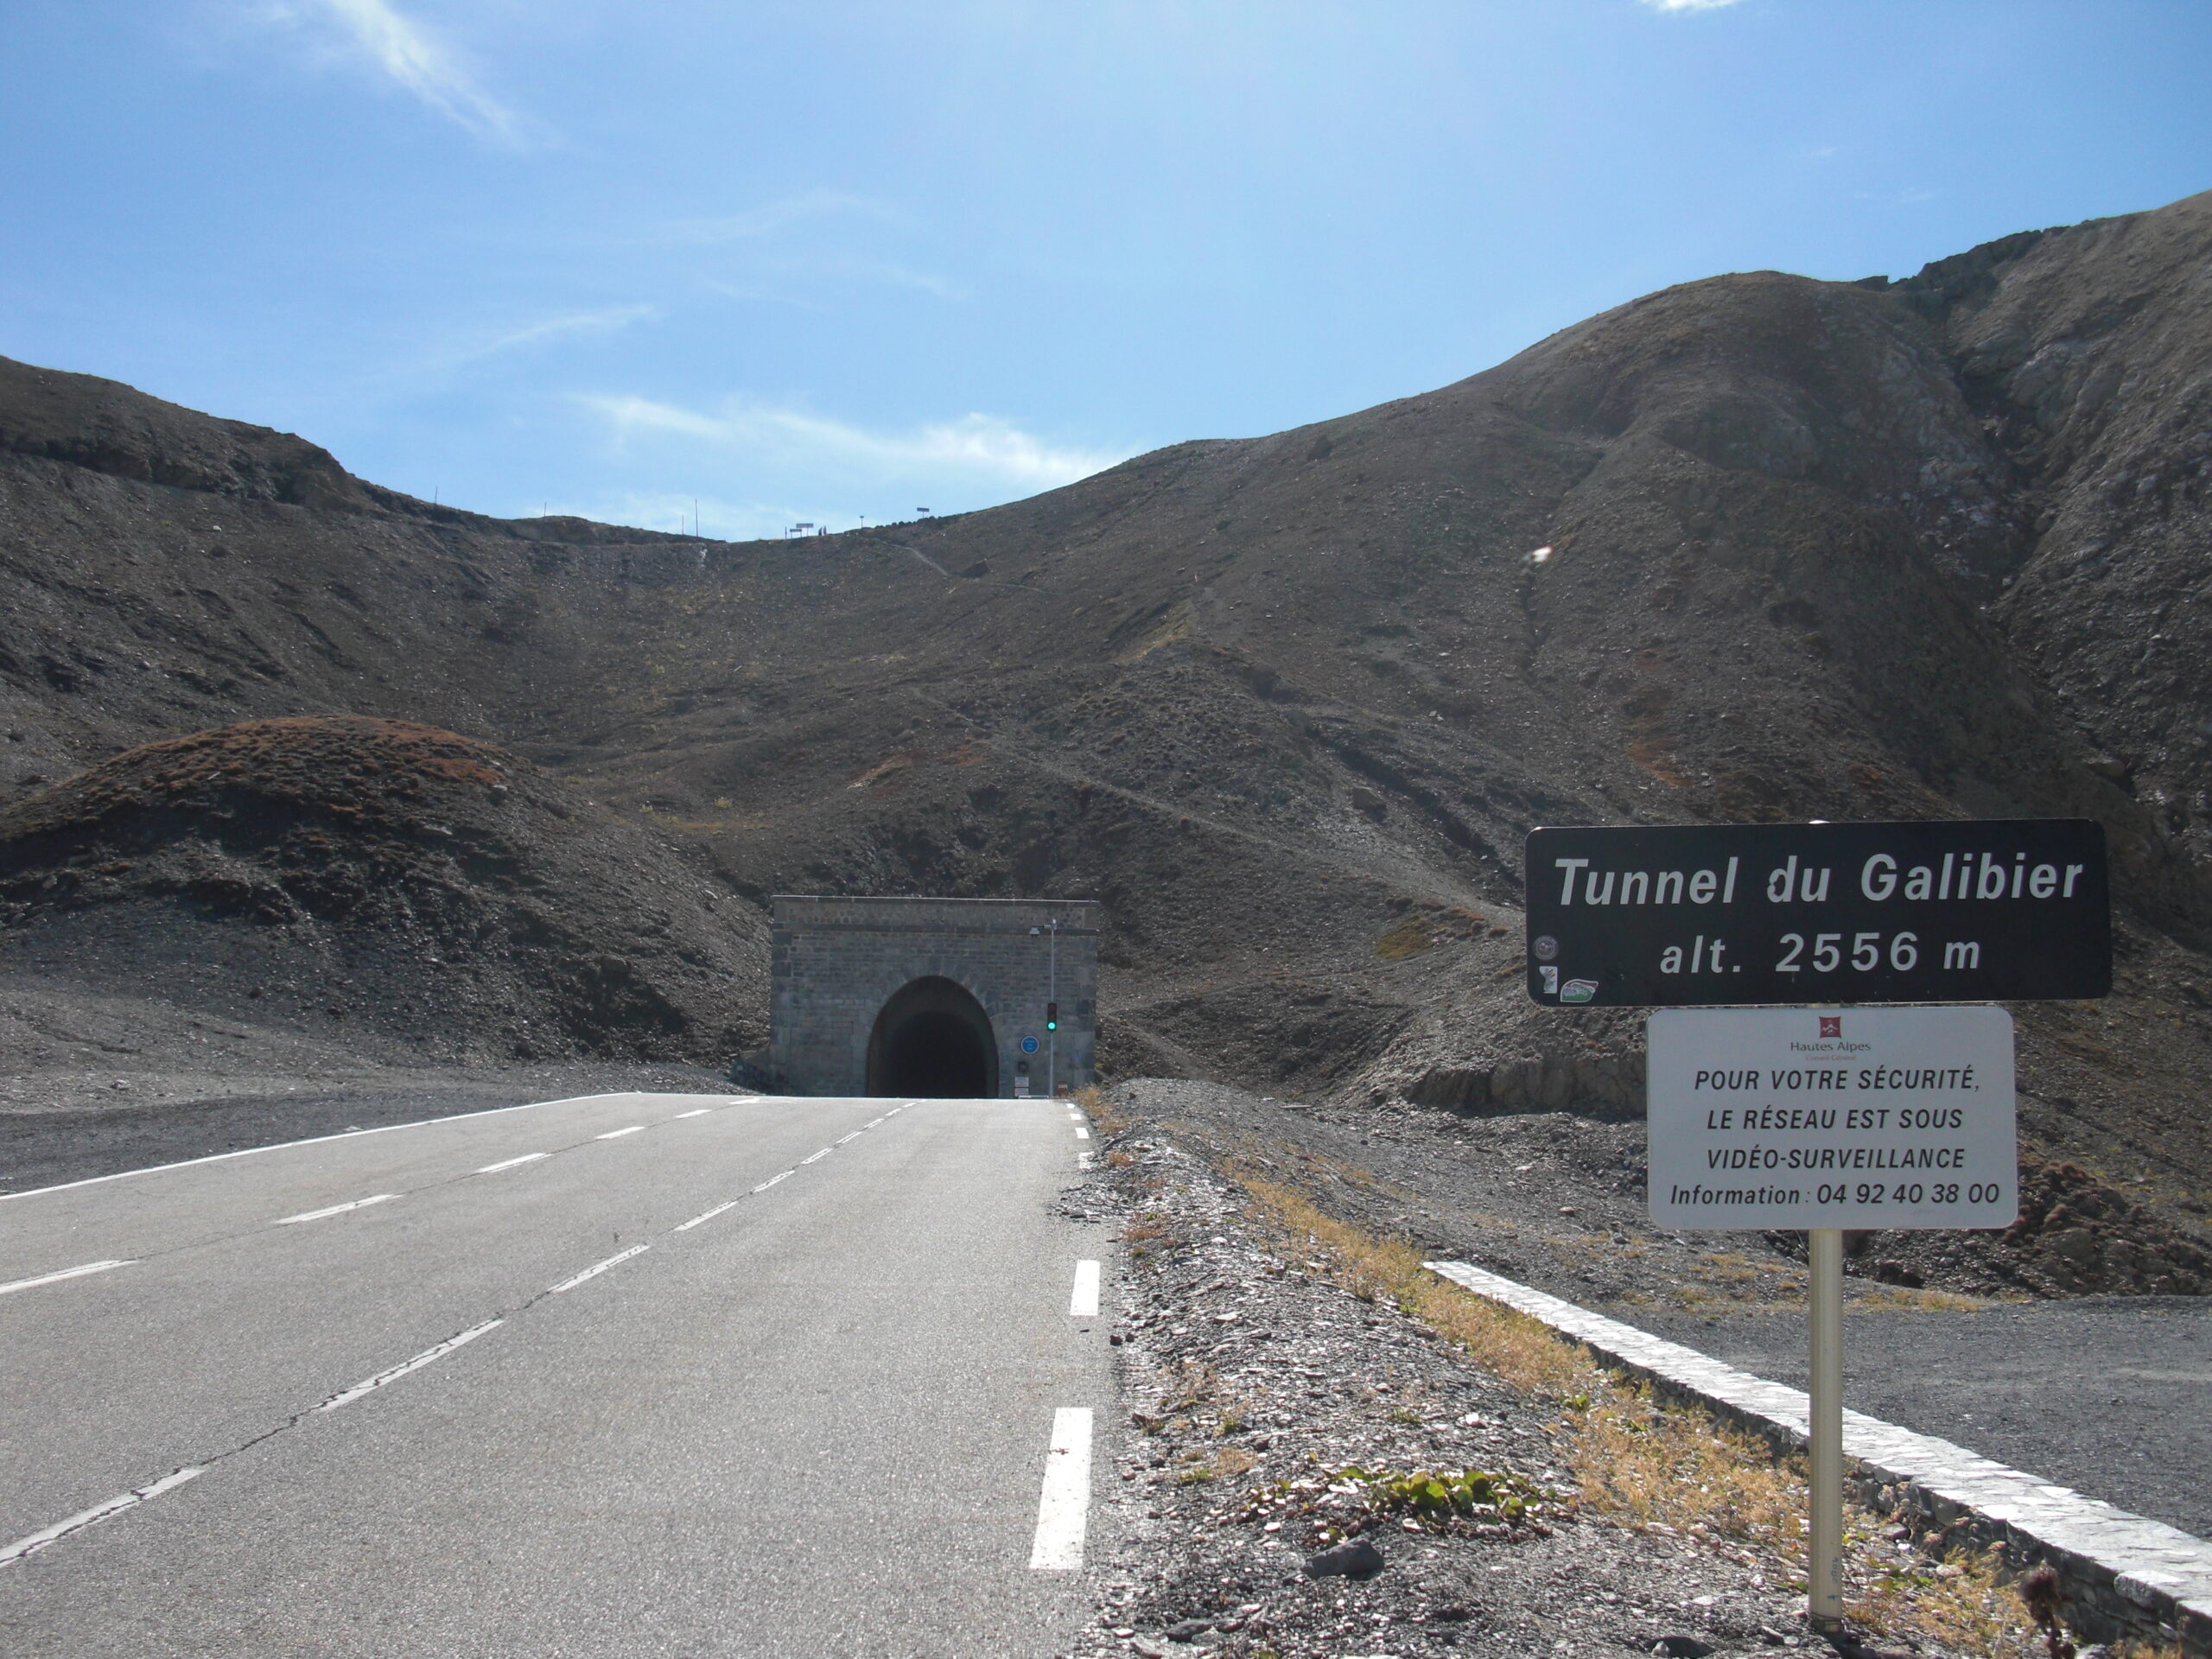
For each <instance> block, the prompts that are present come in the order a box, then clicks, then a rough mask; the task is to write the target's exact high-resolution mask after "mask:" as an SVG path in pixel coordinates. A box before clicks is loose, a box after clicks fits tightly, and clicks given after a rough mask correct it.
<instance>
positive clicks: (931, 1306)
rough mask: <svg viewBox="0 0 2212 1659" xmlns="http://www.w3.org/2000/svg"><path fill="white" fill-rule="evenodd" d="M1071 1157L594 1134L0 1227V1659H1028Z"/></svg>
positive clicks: (119, 1182)
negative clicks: (659, 1658)
mask: <svg viewBox="0 0 2212 1659" xmlns="http://www.w3.org/2000/svg"><path fill="white" fill-rule="evenodd" d="M1081 1144H1082V1143H1081V1142H1080V1141H1079V1140H1078V1139H1077V1135H1076V1126H1075V1124H1074V1123H1073V1122H1072V1121H1071V1115H1070V1114H1069V1112H1068V1111H1067V1110H1066V1109H1065V1105H1064V1104H1063V1103H1054V1102H1049V1101H1038V1102H1016V1101H976V1102H965V1101H962V1102H952V1101H924V1102H918V1103H911V1104H907V1103H899V1102H896V1101H867V1100H783V1099H771V1100H753V1099H747V1100H732V1099H728V1098H726V1097H721V1096H683V1095H637V1094H631V1095H616V1096H603V1097H597V1098H589V1099H582V1100H574V1101H563V1102H554V1103H544V1104H538V1105H533V1106H529V1107H524V1108H522V1109H516V1110H511V1111H501V1112H493V1113H486V1114H481V1115H478V1116H467V1117H460V1118H449V1119H445V1120H442V1121H440V1122H432V1123H426V1124H416V1125H411V1126H408V1127H404V1128H393V1129H388V1130H382V1131H371V1132H368V1133H364V1134H359V1135H346V1136H341V1137H339V1138H336V1139H333V1140H328V1141H320V1142H310V1143H306V1144H301V1145H295V1146H289V1147H277V1148H272V1149H269V1150H264V1151H261V1152H257V1153H252V1154H245V1155H244V1156H239V1157H233V1158H228V1159H225V1160H219V1161H212V1162H206V1163H200V1164H197V1165H191V1166H183V1167H179V1168H174V1169H168V1170H158V1171H153V1172H148V1173H139V1174H135V1175H127V1176H124V1177H121V1178H119V1179H108V1180H102V1181H99V1182H95V1183H91V1184H87V1185H79V1186H76V1187H73V1188H59V1189H49V1190H48V1191H45V1192H34V1193H25V1194H22V1195H20V1196H17V1197H14V1198H8V1199H6V1200H4V1201H0V1360H3V1361H4V1370H5V1374H6V1376H7V1378H8V1386H7V1387H6V1388H5V1389H0V1469H4V1473H5V1478H4V1479H0V1560H4V1561H5V1563H6V1564H4V1565H0V1651H5V1652H7V1653H8V1654H10V1655H11V1656H22V1659H29V1656H34V1655H41V1656H43V1655H53V1656H63V1655H67V1656H70V1659H90V1656H97V1655H111V1654H112V1655H124V1654H129V1655H133V1656H144V1655H216V1654H219V1655H253V1656H264V1655H275V1654H287V1655H289V1654H306V1653H314V1654H316V1655H334V1656H336V1655H354V1654H359V1655H364V1656H367V1655H374V1656H378V1659H388V1656H402V1655H404V1656H413V1655H448V1654H450V1655H456V1656H458V1655H470V1656H476V1655H505V1654H512V1655H518V1656H522V1655H527V1656H531V1659H552V1656H571V1655H575V1656H582V1655H610V1656H612V1655H621V1656H649V1655H660V1654H668V1655H679V1654H680V1655H684V1656H694V1655H708V1654H732V1655H748V1656H749V1655H759V1656H803V1655H812V1654H823V1655H829V1654H836V1655H838V1656H874V1655H883V1656H893V1655H897V1656H905V1655H935V1654H947V1655H950V1654H960V1655H963V1656H964V1655H980V1654H1006V1655H1032V1654H1041V1653H1046V1652H1048V1651H1050V1650H1052V1649H1053V1648H1054V1646H1055V1645H1056V1644H1057V1643H1058V1640H1059V1639H1060V1638H1061V1637H1062V1636H1063V1635H1064V1634H1065V1633H1066V1632H1069V1631H1071V1630H1073V1629H1074V1628H1075V1627H1076V1625H1077V1623H1078V1622H1079V1618H1080V1616H1081V1612H1082V1592H1081V1586H1080V1583H1079V1576H1080V1575H1078V1574H1077V1573H1072V1572H1069V1571H1066V1570H1065V1564H1068V1563H1071V1562H1073V1561H1074V1560H1077V1559H1079V1554H1078V1552H1079V1549H1080V1541H1079V1535H1076V1533H1075V1529H1077V1528H1078V1527H1079V1526H1080V1525H1081V1523H1082V1520H1083V1516H1084V1500H1085V1497H1086V1494H1087V1491H1088V1487H1087V1483H1086V1482H1085V1481H1084V1479H1083V1478H1082V1470H1081V1459H1080V1458H1079V1457H1077V1456H1076V1455H1075V1454H1073V1453H1071V1452H1065V1451H1063V1452H1050V1451H1049V1448H1050V1447H1051V1446H1053V1445H1055V1444H1058V1445H1062V1446H1068V1445H1072V1444H1074V1442H1075V1441H1076V1440H1077V1439H1079V1434H1078V1433H1077V1431H1078V1430H1079V1429H1080V1428H1081V1427H1082V1419H1081V1417H1080V1416H1079V1414H1080V1413H1082V1412H1084V1411H1092V1412H1095V1414H1096V1417H1095V1421H1096V1427H1097V1430H1098V1433H1099V1434H1100V1437H1101V1441H1100V1445H1099V1446H1097V1447H1096V1450H1095V1452H1094V1454H1093V1455H1094V1457H1095V1458H1096V1459H1097V1460H1099V1461H1102V1462H1103V1460H1104V1459H1108V1458H1109V1457H1110V1455H1111V1446H1110V1445H1109V1438H1110V1425H1111V1424H1112V1423H1113V1421H1115V1419H1116V1416H1117V1415H1118V1414H1117V1413H1116V1412H1115V1411H1114V1410H1113V1409H1112V1406H1113V1399H1114V1396H1113V1386H1114V1384H1113V1373H1112V1370H1111V1367H1110V1365H1109V1362H1108V1359H1107V1353H1108V1350H1107V1348H1106V1345H1105V1331H1104V1327H1103V1322H1102V1321H1100V1320H1098V1319H1095V1318H1077V1317H1073V1316H1072V1315H1071V1312H1070V1307H1071V1289H1072V1287H1073V1285H1074V1282H1075V1280H1076V1277H1077V1262H1079V1261H1081V1260H1083V1259H1084V1258H1085V1257H1086V1256H1088V1257H1090V1258H1096V1257H1097V1256H1099V1255H1101V1251H1100V1249H1099V1245H1098V1235H1097V1234H1096V1232H1095V1231H1088V1230H1084V1229H1083V1228H1082V1227H1081V1226H1080V1225H1078V1224H1075V1223H1072V1222H1070V1221H1067V1220H1065V1219H1063V1218H1061V1217H1058V1216H1057V1215H1056V1213H1055V1211H1054V1205H1053V1199H1054V1197H1055V1195H1056V1193H1057V1192H1058V1189H1059V1187H1061V1186H1062V1185H1066V1184H1067V1183H1069V1182H1070V1181H1071V1179H1073V1178H1074V1176H1075V1174H1076V1171H1077V1157H1078V1148H1079V1147H1080V1146H1081ZM512 1160H527V1161H512ZM502 1165H504V1166H505V1167H499V1166H502ZM387 1195H389V1196H387ZM362 1200H375V1201H374V1202H369V1203H362V1202H361V1201H362ZM340 1205H354V1206H357V1207H353V1208H346V1209H337V1208H335V1207H336V1206H340ZM717 1206H727V1207H725V1208H720V1209H717ZM325 1212H329V1213H325ZM294 1217H296V1219H288V1218H294ZM97 1262H124V1263H126V1264H127V1265H123V1266H117V1267H111V1268H102V1269H100V1270H98V1271H94V1272H89V1273H83V1274H78V1275H77V1276H74V1277H67V1278H54V1279H50V1280H47V1281H46V1282H42V1283H29V1284H26V1283H25V1282H24V1281H36V1280H41V1279H46V1276H47V1275H49V1274H60V1273H64V1272H67V1270H69V1269H72V1268H84V1267H87V1266H90V1265H91V1264H93V1263H97ZM594 1268H596V1269H597V1271H595V1272H594V1271H591V1270H592V1269H594ZM416 1360H420V1362H421V1363H418V1364H416V1365H415V1366H414V1367H413V1368H412V1369H402V1368H404V1367H406V1366H408V1364H409V1363H410V1361H416ZM367 1384H374V1385H375V1386H364V1385H367ZM1056 1436H1057V1439H1056ZM1048 1465H1051V1467H1050V1468H1049V1469H1048ZM188 1470H196V1471H200V1472H198V1473H197V1474H194V1475H191V1476H189V1477H188V1478H185V1479H183V1480H182V1481H181V1483H179V1484H173V1485H170V1486H168V1487H167V1488H166V1489H163V1490H159V1491H154V1492H153V1495H152V1496H150V1497H145V1498H143V1501H138V1502H135V1503H127V1504H126V1506H124V1507H121V1508H119V1509H115V1510H113V1511H112V1512H111V1513H106V1514H105V1515H104V1516H100V1518H97V1519H91V1520H89V1521H82V1517H85V1516H87V1515H88V1514H89V1515H99V1512H100V1511H101V1510H102V1509H103V1507H104V1506H105V1505H108V1504H110V1503H111V1502H113V1501H116V1500H127V1499H128V1498H130V1496H131V1495H133V1494H137V1493H143V1492H146V1491H149V1488H151V1487H153V1486H155V1484H156V1483H160V1482H162V1481H163V1480H164V1479H165V1478H172V1477H175V1476H176V1475H178V1474H180V1473H181V1471H188ZM1040 1493H1050V1494H1052V1495H1053V1496H1052V1497H1051V1501H1050V1502H1049V1503H1046V1505H1045V1506H1044V1508H1046V1510H1050V1516H1049V1519H1046V1518H1040ZM73 1517H76V1518H79V1519H80V1521H81V1522H82V1523H81V1524H78V1525H76V1526H74V1527H73V1528H72V1529H67V1530H65V1531H62V1532H61V1533H60V1535H58V1536H55V1535H54V1529H56V1528H57V1527H58V1526H60V1525H62V1524H63V1523H66V1522H69V1521H70V1520H71V1519H72V1518H73ZM43 1540H50V1541H43ZM10 1541H13V1542H12V1543H11V1542H10ZM1097 1542H1098V1541H1096V1539H1093V1540H1092V1541H1091V1547H1092V1548H1094V1549H1096V1548H1097ZM34 1545H35V1548H29V1549H28V1550H27V1549H26V1546H34ZM11 1554H12V1557H13V1558H12V1559H9V1558H10V1555H11ZM1040 1556H1041V1557H1042V1558H1044V1559H1046V1560H1048V1561H1052V1562H1058V1563H1062V1564H1064V1565H1063V1566H1058V1567H1056V1566H1050V1565H1048V1566H1046V1567H1041V1568H1037V1567H1033V1566H1032V1561H1033V1559H1034V1558H1037V1557H1040Z"/></svg>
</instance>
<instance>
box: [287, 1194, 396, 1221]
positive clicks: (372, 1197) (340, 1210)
mask: <svg viewBox="0 0 2212 1659" xmlns="http://www.w3.org/2000/svg"><path fill="white" fill-rule="evenodd" d="M398 1196H399V1194H398V1193H397V1192H372V1193H370V1194H369V1196H368V1197H367V1198H356V1199H354V1200H353V1202H352V1203H351V1204H334V1205H331V1206H330V1208H328V1209H327V1210H309V1211H304V1212H302V1214H300V1215H296V1216H279V1217H277V1219H276V1220H274V1221H272V1222H270V1226H271V1227H289V1226H290V1225H291V1224H293V1223H294V1222H296V1221H321V1220H322V1219H323V1218H324V1217H327V1216H342V1215H344V1214H345V1213H346V1211H348V1210H365V1209H367V1208H368V1207H369V1206H370V1205H372V1204H390V1203H391V1201H392V1200H393V1199H394V1198H397V1197H398Z"/></svg>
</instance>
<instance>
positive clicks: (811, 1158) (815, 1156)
mask: <svg viewBox="0 0 2212 1659" xmlns="http://www.w3.org/2000/svg"><path fill="white" fill-rule="evenodd" d="M836 1150H837V1148H836V1147H823V1148H822V1150H821V1151H819V1152H817V1153H810V1154H808V1155H807V1156H806V1157H804V1158H802V1159H800V1160H798V1161H799V1165H800V1166H801V1167H802V1168H804V1166H806V1165H808V1164H810V1163H813V1162H815V1161H817V1160H819V1159H823V1158H827V1157H828V1156H829V1154H831V1153H833V1152H835V1151H836Z"/></svg>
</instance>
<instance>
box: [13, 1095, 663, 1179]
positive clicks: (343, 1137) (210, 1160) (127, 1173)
mask: <svg viewBox="0 0 2212 1659" xmlns="http://www.w3.org/2000/svg"><path fill="white" fill-rule="evenodd" d="M625 1092H628V1091H625V1090H614V1091H613V1092H611V1093H607V1094H601V1095H564V1096H562V1097H561V1098H560V1099H558V1100H525V1101H524V1102H523V1103H521V1104H520V1105H518V1106H489V1107H486V1109H484V1110H482V1111H480V1112H455V1113H454V1115H453V1116H450V1117H418V1118H416V1119H414V1120H413V1121H412V1122H406V1123H379V1124H378V1125H377V1127H376V1128H373V1129H343V1130H340V1132H339V1133H338V1134H336V1135H309V1136H308V1138H307V1139H306V1140H304V1141H277V1142H275V1143H274V1144H273V1145H270V1146H266V1147H239V1148H238V1150H237V1151H236V1152H215V1153H210V1154H208V1155H207V1157H205V1158H183V1159H180V1160H177V1161H176V1162H175V1163H174V1164H149V1165H147V1166H146V1167H145V1168H143V1169H119V1170H118V1171H116V1173H114V1174H112V1175H87V1176H86V1178H85V1179H83V1180H81V1181H64V1182H62V1183H61V1184H60V1185H59V1186H34V1187H32V1188H30V1189H29V1191H27V1192H0V1204H12V1203H14V1202H15V1201H16V1199H18V1198H43V1197H45V1196H46V1195H47V1194H48V1193H49V1192H75V1191H76V1190H77V1189H78V1188H79V1187H80V1186H99V1185H103V1184H104V1183H105V1182H108V1181H127V1180H129V1179H131V1177H133V1176H134V1175H160V1174H162V1173H166V1172H167V1171H169V1170H172V1169H191V1168H194V1167H195V1166H198V1165H200V1164H221V1163H227V1162H229V1161H230V1160H232V1159H233V1158H254V1157H258V1156H259V1155H260V1154H263V1153H264V1152H289V1151H290V1150H291V1149H292V1148H293V1147H320V1146H322V1145H325V1144H326V1143H327V1142H329V1141H351V1140H353V1139H355V1138H356V1137H357V1136H359V1135H391V1134H392V1133H393V1132H394V1131H396V1130H398V1129H419V1128H425V1127H427V1126H428V1125H429V1124H432V1123H459V1122H462V1121H463V1120H465V1119H467V1118H472V1117H497V1116H499V1114H500V1113H502V1112H528V1111H535V1110H536V1109H537V1108H538V1107H540V1106H578V1105H582V1103H584V1102H586V1101H589V1100H619V1099H620V1098H621V1097H622V1095H623V1094H624V1093H625Z"/></svg>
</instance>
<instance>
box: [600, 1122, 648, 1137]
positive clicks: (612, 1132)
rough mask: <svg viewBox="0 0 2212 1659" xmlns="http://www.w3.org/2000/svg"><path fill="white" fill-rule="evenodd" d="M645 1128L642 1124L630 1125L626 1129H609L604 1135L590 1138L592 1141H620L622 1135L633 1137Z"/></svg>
mask: <svg viewBox="0 0 2212 1659" xmlns="http://www.w3.org/2000/svg"><path fill="white" fill-rule="evenodd" d="M642 1128H645V1125H644V1124H642V1123H632V1125H631V1126H630V1127H629V1128H626V1129H609V1130H608V1131H607V1133H606V1134H605V1135H594V1136H592V1139H593V1140H594V1141H620V1139H621V1138H622V1137H623V1136H624V1135H635V1134H637V1132H638V1131H639V1130H640V1129H642Z"/></svg>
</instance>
